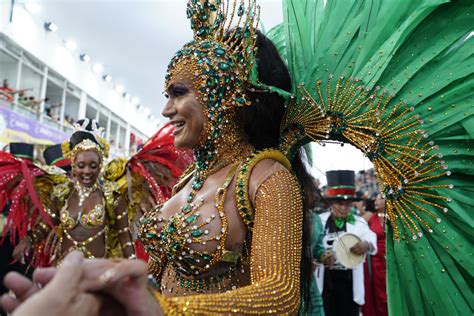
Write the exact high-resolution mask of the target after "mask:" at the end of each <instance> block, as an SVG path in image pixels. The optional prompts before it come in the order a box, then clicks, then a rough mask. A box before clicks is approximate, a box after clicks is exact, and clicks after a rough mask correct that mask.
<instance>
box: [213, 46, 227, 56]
mask: <svg viewBox="0 0 474 316" xmlns="http://www.w3.org/2000/svg"><path fill="white" fill-rule="evenodd" d="M214 54H216V56H217V57H221V56H224V54H225V50H223V49H222V48H220V47H218V48H216V49H214Z"/></svg>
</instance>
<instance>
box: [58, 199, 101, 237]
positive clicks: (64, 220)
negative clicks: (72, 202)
mask: <svg viewBox="0 0 474 316" xmlns="http://www.w3.org/2000/svg"><path fill="white" fill-rule="evenodd" d="M68 206H69V205H68V202H66V203H65V204H64V206H63V207H62V209H61V211H60V212H59V219H60V220H61V224H62V225H63V227H64V228H65V229H67V230H71V229H74V228H75V227H76V226H77V225H79V224H81V226H82V227H84V228H86V229H93V228H97V227H100V226H103V225H104V223H105V207H104V205H103V201H102V203H100V204H97V205H96V206H94V208H93V209H92V210H91V211H90V212H88V213H84V214H83V213H82V212H79V214H78V215H77V218H76V219H75V218H73V217H71V216H70V215H69V211H68Z"/></svg>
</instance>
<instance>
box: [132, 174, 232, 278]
mask: <svg viewBox="0 0 474 316" xmlns="http://www.w3.org/2000/svg"><path fill="white" fill-rule="evenodd" d="M236 167H237V165H235V167H234V168H231V172H229V175H228V177H227V178H226V180H225V182H224V184H223V185H222V186H221V187H220V188H219V189H218V190H217V192H216V194H215V205H216V208H217V214H212V215H209V216H206V217H204V216H203V215H202V214H201V212H199V208H200V206H201V205H202V204H203V203H204V200H203V199H197V201H196V202H195V203H191V204H189V207H183V208H181V210H180V211H179V212H178V213H176V214H174V215H172V216H171V217H169V218H168V219H165V218H163V217H162V214H161V205H160V206H158V207H156V208H155V209H153V210H152V211H150V212H148V213H147V214H145V215H144V216H143V217H142V218H141V219H140V225H139V236H140V239H141V240H142V243H143V244H144V247H145V249H146V250H147V253H149V254H150V256H151V258H152V259H153V260H154V261H155V262H157V263H158V264H161V263H163V262H162V259H165V260H166V261H168V263H170V264H172V266H173V268H174V270H175V271H176V273H177V274H178V276H179V275H182V276H199V275H202V274H205V273H206V272H208V271H209V270H211V268H212V267H213V266H215V265H216V264H218V263H219V262H230V263H234V264H236V263H237V260H238V258H239V256H240V254H236V253H235V252H232V251H227V250H226V249H225V241H226V237H227V230H228V227H227V226H228V223H227V217H226V215H225V211H224V202H225V196H226V192H227V187H228V186H229V184H230V183H231V181H232V179H233V174H234V172H235V169H236ZM217 217H218V218H219V219H220V221H221V228H220V230H218V232H217V233H214V234H211V232H210V231H209V230H208V229H207V226H208V225H209V224H210V223H211V222H212V221H214V220H215V219H216V218H217ZM209 242H214V243H215V244H216V247H215V250H214V251H198V250H197V249H198V248H200V246H201V245H206V244H208V243H209Z"/></svg>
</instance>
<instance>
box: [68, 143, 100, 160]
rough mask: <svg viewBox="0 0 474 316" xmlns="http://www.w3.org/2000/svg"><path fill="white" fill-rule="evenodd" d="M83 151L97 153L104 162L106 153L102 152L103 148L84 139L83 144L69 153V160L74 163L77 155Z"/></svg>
mask: <svg viewBox="0 0 474 316" xmlns="http://www.w3.org/2000/svg"><path fill="white" fill-rule="evenodd" d="M82 151H95V152H96V153H97V154H98V155H99V156H100V160H101V161H103V160H104V151H103V150H102V147H101V146H100V145H99V144H97V143H96V142H94V141H93V140H90V139H89V138H87V139H84V140H83V141H82V142H80V143H79V144H77V145H76V146H74V148H73V149H72V150H71V151H70V152H69V153H68V158H69V159H71V161H72V162H73V163H74V160H75V158H76V156H77V154H78V153H80V152H82Z"/></svg>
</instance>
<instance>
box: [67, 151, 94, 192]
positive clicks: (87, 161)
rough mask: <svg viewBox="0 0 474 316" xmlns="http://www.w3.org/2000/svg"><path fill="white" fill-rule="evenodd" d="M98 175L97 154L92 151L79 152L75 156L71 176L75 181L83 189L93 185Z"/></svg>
mask: <svg viewBox="0 0 474 316" xmlns="http://www.w3.org/2000/svg"><path fill="white" fill-rule="evenodd" d="M99 173H100V157H99V154H98V153H96V152H95V151H92V150H87V151H81V152H79V153H78V154H77V156H76V161H75V163H74V169H73V174H74V178H75V179H76V181H78V182H79V184H81V185H82V186H84V187H90V186H92V185H94V183H95V182H96V181H97V178H98V177H99Z"/></svg>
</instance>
